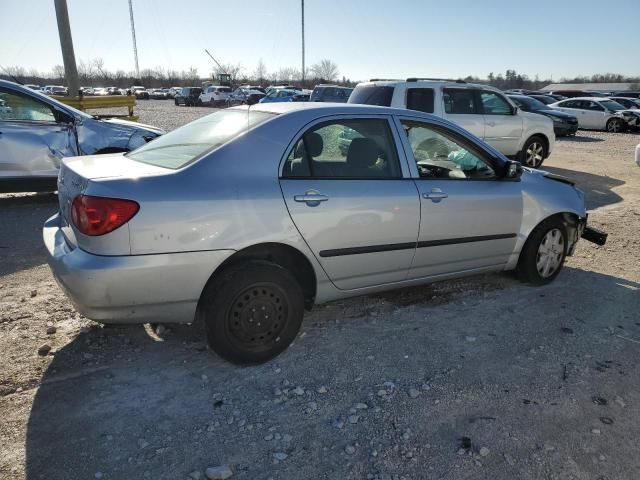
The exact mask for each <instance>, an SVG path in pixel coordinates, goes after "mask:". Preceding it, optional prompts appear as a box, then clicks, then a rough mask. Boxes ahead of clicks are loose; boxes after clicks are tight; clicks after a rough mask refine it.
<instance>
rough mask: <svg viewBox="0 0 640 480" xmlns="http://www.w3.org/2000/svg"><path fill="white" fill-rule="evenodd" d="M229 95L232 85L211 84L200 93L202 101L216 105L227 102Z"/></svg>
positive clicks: (205, 103) (212, 105)
mask: <svg viewBox="0 0 640 480" xmlns="http://www.w3.org/2000/svg"><path fill="white" fill-rule="evenodd" d="M229 95H231V87H222V86H220V85H210V86H208V87H207V88H206V89H205V90H204V91H203V92H202V93H201V94H200V103H202V105H209V106H210V107H215V106H216V105H222V104H223V103H224V102H226V101H227V99H228V98H229Z"/></svg>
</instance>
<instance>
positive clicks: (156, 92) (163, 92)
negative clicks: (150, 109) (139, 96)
mask: <svg viewBox="0 0 640 480" xmlns="http://www.w3.org/2000/svg"><path fill="white" fill-rule="evenodd" d="M149 98H152V99H154V100H167V99H169V98H171V95H170V94H169V89H166V88H155V89H153V90H151V93H149Z"/></svg>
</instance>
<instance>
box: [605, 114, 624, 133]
mask: <svg viewBox="0 0 640 480" xmlns="http://www.w3.org/2000/svg"><path fill="white" fill-rule="evenodd" d="M623 130H624V123H623V121H622V120H620V119H619V118H610V119H609V121H608V122H607V132H609V133H620V132H621V131H623Z"/></svg>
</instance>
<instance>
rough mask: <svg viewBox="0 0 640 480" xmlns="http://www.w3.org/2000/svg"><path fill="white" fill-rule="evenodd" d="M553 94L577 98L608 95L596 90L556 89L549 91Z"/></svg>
mask: <svg viewBox="0 0 640 480" xmlns="http://www.w3.org/2000/svg"><path fill="white" fill-rule="evenodd" d="M548 93H549V94H552V95H562V96H563V97H565V98H576V97H606V95H605V94H603V93H600V92H594V91H591V90H554V91H553V92H548Z"/></svg>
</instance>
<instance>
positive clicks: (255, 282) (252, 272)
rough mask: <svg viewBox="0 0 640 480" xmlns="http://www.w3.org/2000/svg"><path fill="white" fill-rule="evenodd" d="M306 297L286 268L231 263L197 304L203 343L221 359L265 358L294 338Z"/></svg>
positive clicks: (258, 360)
mask: <svg viewBox="0 0 640 480" xmlns="http://www.w3.org/2000/svg"><path fill="white" fill-rule="evenodd" d="M303 314H304V295H303V293H302V289H301V288H300V285H299V284H298V283H297V282H296V279H295V277H294V276H293V275H292V274H291V273H290V272H289V271H288V270H286V269H285V268H282V267H281V266H279V265H276V264H274V263H271V262H266V261H259V260H254V261H248V262H246V263H242V264H239V265H236V266H231V267H229V268H228V269H227V270H226V271H224V272H223V273H222V274H221V275H220V276H219V277H218V278H216V279H214V280H213V281H211V282H209V284H208V285H207V286H206V287H205V290H204V291H203V293H202V297H201V298H200V303H199V305H198V318H199V319H200V320H202V322H203V323H204V327H205V331H206V335H207V343H208V344H209V346H210V347H211V349H212V350H213V351H215V352H216V353H217V354H218V355H220V356H221V357H222V358H224V359H225V360H228V361H230V362H233V363H239V364H256V363H262V362H266V361H267V360H270V359H272V358H274V357H276V356H277V355H279V354H280V353H282V352H283V351H284V350H285V349H286V348H287V347H288V346H289V344H290V343H291V342H292V341H293V340H294V339H295V337H296V335H297V334H298V331H299V330H300V325H301V324H302V317H303Z"/></svg>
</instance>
